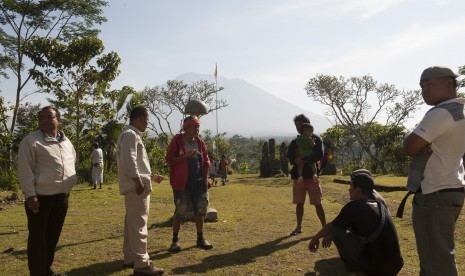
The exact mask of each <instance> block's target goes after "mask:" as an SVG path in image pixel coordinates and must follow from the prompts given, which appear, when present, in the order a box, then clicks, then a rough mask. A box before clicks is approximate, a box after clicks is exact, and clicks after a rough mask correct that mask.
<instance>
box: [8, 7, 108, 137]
mask: <svg viewBox="0 0 465 276" xmlns="http://www.w3.org/2000/svg"><path fill="white" fill-rule="evenodd" d="M107 4H108V3H107V2H106V1H102V0H92V1H88V0H73V1H62V0H41V1H37V0H5V1H2V2H1V3H0V24H1V25H2V28H1V29H0V46H1V50H2V51H0V75H1V76H4V77H10V76H14V77H15V78H16V82H17V85H16V87H17V90H16V100H15V101H14V106H13V116H12V118H11V120H10V122H11V126H10V128H9V129H8V131H9V132H10V133H13V131H14V130H15V127H16V118H17V113H18V109H19V107H20V103H21V100H22V99H23V98H24V96H25V95H24V92H23V89H24V87H26V84H27V83H28V82H29V80H30V79H31V75H30V70H27V69H28V66H29V64H31V63H30V62H27V60H26V58H27V57H26V56H25V53H24V50H25V45H26V44H28V43H29V41H30V40H31V39H32V37H33V36H36V37H38V36H39V37H43V38H54V39H57V40H58V41H64V42H68V41H71V40H73V39H76V38H81V37H90V36H96V35H97V34H98V32H99V31H98V30H97V29H94V28H93V26H94V25H95V24H101V23H103V22H105V21H106V18H105V17H103V16H102V13H103V10H102V8H103V7H105V6H107ZM40 54H45V53H37V55H40ZM34 67H35V65H34V64H33V65H31V66H30V67H29V69H34Z"/></svg>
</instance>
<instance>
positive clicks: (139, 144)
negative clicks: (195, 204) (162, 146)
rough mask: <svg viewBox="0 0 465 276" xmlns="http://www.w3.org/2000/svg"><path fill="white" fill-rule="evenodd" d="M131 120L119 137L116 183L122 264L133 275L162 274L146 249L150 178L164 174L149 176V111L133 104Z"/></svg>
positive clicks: (150, 189) (158, 180)
mask: <svg viewBox="0 0 465 276" xmlns="http://www.w3.org/2000/svg"><path fill="white" fill-rule="evenodd" d="M129 120H130V123H129V125H128V126H126V127H125V128H124V129H123V131H122V132H121V134H120V135H119V137H118V142H117V155H118V183H119V191H120V194H121V195H124V203H125V207H126V216H125V218H124V244H123V254H124V266H125V267H134V275H162V274H163V272H164V270H163V269H162V268H156V267H155V266H153V264H152V262H151V261H150V257H149V254H148V253H147V236H148V232H147V219H148V216H149V209H150V193H151V192H152V183H151V180H153V181H155V182H157V183H159V182H160V181H162V180H163V177H161V176H159V175H156V176H152V172H151V169H150V164H149V159H148V156H147V151H146V150H145V146H144V143H143V141H142V134H143V132H144V131H145V130H146V128H147V125H148V121H149V114H148V111H147V109H146V108H145V107H143V106H136V107H134V109H132V111H131V113H130V118H129Z"/></svg>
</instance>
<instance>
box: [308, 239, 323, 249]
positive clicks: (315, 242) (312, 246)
mask: <svg viewBox="0 0 465 276" xmlns="http://www.w3.org/2000/svg"><path fill="white" fill-rule="evenodd" d="M319 247H320V240H319V239H315V238H312V239H311V240H310V243H309V244H308V250H310V251H312V252H316V251H317V250H318V248H319Z"/></svg>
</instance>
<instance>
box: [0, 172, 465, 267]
mask: <svg viewBox="0 0 465 276" xmlns="http://www.w3.org/2000/svg"><path fill="white" fill-rule="evenodd" d="M337 178H339V179H347V178H344V177H337ZM333 179H334V177H333V176H323V178H322V183H323V189H324V190H323V193H324V201H323V204H324V208H325V211H326V216H327V219H328V221H331V220H332V219H333V218H334V217H335V215H336V214H337V213H338V212H339V210H340V208H341V207H342V206H343V205H344V204H345V202H346V201H347V200H348V195H347V194H348V193H347V189H348V186H347V185H344V184H336V183H333ZM376 183H377V184H378V185H382V186H386V187H390V189H385V190H386V191H385V192H383V189H382V188H381V187H380V188H378V190H380V191H381V192H382V194H383V196H384V197H385V198H386V200H387V201H388V204H389V207H390V210H391V213H395V211H396V209H397V206H398V204H399V202H400V200H401V199H402V197H403V196H404V194H405V192H404V190H402V186H403V184H404V183H405V179H404V178H399V177H391V176H384V177H377V178H376ZM387 190H388V191H387ZM291 193H292V186H291V185H290V180H289V179H288V178H267V179H260V178H258V177H257V176H256V175H233V176H231V182H230V183H228V184H227V185H226V186H218V187H213V188H212V189H210V202H211V204H210V205H211V207H213V208H215V209H217V210H218V214H219V221H218V222H216V223H207V224H206V225H205V230H204V232H205V236H206V238H207V239H208V240H209V241H210V242H212V244H213V245H214V248H213V249H212V250H210V251H203V250H200V249H197V248H196V247H195V239H196V233H195V225H194V224H193V223H185V224H183V225H182V228H181V233H180V242H181V246H182V248H183V251H181V252H180V253H178V254H174V255H173V254H170V253H169V252H168V251H167V248H168V247H169V245H170V243H171V223H170V218H171V215H172V213H173V210H174V206H173V203H172V193H171V189H170V187H169V185H168V183H167V182H166V181H164V182H163V183H162V184H160V185H156V186H154V193H153V194H152V199H151V202H152V204H151V210H150V211H151V213H150V218H149V227H150V230H149V244H148V246H149V253H150V256H151V258H152V259H153V260H154V262H155V264H156V265H157V266H161V267H163V268H165V270H166V273H165V274H168V275H174V274H207V275H345V273H344V269H343V265H342V262H341V261H340V259H339V258H338V255H337V251H336V249H335V247H334V246H333V247H331V248H329V249H321V250H319V251H318V252H317V253H311V252H309V251H308V250H307V245H308V241H309V237H310V236H311V235H312V234H314V233H316V231H318V230H319V228H320V226H319V222H318V219H317V217H316V214H315V211H314V209H313V207H312V208H309V206H308V205H307V206H306V209H305V217H304V223H303V231H304V233H303V234H301V235H298V236H295V237H289V236H288V234H289V233H290V232H291V231H292V230H293V228H294V227H295V213H294V205H292V204H291ZM2 196H5V194H0V197H2ZM3 207H4V210H3V211H0V232H5V231H10V230H19V234H10V235H0V252H3V251H4V250H6V249H8V248H11V247H13V248H14V251H13V252H11V253H0V275H27V274H28V271H27V256H26V240H27V226H26V216H25V213H24V206H23V205H22V204H19V205H12V206H6V207H5V206H3ZM410 212H411V206H410V203H409V204H407V208H406V210H405V215H404V218H403V219H397V218H394V221H395V223H396V226H397V231H398V234H399V237H400V243H401V247H402V253H403V257H404V260H405V266H404V268H403V270H402V271H401V275H418V260H417V255H416V247H415V240H414V236H413V231H412V228H411V220H410ZM123 218H124V203H123V197H122V196H120V195H119V194H118V186H117V184H110V185H105V186H104V189H102V190H90V189H89V187H88V186H86V185H79V186H77V187H76V188H75V189H74V190H73V191H72V194H71V197H70V207H69V211H68V216H67V219H66V222H65V226H64V229H63V233H62V236H61V238H60V242H59V245H58V250H57V253H56V257H55V263H54V266H53V268H54V270H55V271H56V272H61V273H64V272H66V273H68V275H129V274H131V272H132V271H131V269H124V268H123V267H122V253H121V248H122V241H123V237H122V233H123ZM458 223H459V224H458V227H457V231H456V236H457V238H456V245H457V252H456V254H457V257H456V259H457V262H458V263H457V264H458V266H459V270H460V271H462V272H463V271H465V265H464V262H463V259H464V255H465V245H464V241H465V235H464V232H465V230H464V221H463V216H461V217H460V219H459V222H458Z"/></svg>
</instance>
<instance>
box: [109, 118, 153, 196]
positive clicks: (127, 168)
mask: <svg viewBox="0 0 465 276" xmlns="http://www.w3.org/2000/svg"><path fill="white" fill-rule="evenodd" d="M141 135H142V132H141V131H139V130H138V129H137V128H135V127H133V126H131V125H128V126H126V127H125V128H124V129H123V131H122V132H121V134H120V135H119V137H118V141H117V156H118V160H117V163H118V183H119V192H120V194H122V195H124V194H126V193H127V192H131V191H135V189H136V188H135V185H134V181H133V178H137V177H140V178H141V180H142V183H143V184H144V186H145V189H146V190H148V191H149V192H151V191H152V181H151V174H152V172H151V170H150V163H149V158H148V155H147V151H146V150H145V146H144V143H143V141H142V137H141Z"/></svg>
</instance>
